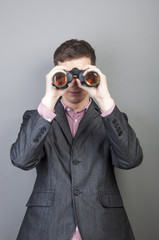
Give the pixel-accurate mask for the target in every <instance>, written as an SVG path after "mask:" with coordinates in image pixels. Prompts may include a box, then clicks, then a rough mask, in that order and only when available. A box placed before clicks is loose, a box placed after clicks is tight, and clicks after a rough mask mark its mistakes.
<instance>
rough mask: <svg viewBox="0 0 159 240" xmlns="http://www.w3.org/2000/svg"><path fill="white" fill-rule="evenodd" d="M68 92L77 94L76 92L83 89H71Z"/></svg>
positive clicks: (78, 92)
mask: <svg viewBox="0 0 159 240" xmlns="http://www.w3.org/2000/svg"><path fill="white" fill-rule="evenodd" d="M68 93H70V94H73V95H76V94H80V93H81V90H80V89H69V90H68Z"/></svg>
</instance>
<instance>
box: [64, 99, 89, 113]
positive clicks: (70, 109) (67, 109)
mask: <svg viewBox="0 0 159 240" xmlns="http://www.w3.org/2000/svg"><path fill="white" fill-rule="evenodd" d="M60 101H61V104H62V106H63V107H64V110H65V111H67V112H69V111H74V110H73V109H72V108H69V107H68V106H66V105H65V104H64V102H63V99H62V98H61V99H60ZM91 102H92V99H91V98H89V103H88V104H87V106H85V107H84V108H83V109H82V110H81V111H79V112H83V111H87V110H88V108H89V106H90V104H91Z"/></svg>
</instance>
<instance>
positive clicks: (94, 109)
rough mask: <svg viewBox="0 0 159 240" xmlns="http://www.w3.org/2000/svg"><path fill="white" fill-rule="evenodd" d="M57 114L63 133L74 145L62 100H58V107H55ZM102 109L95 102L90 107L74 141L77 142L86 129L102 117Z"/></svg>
mask: <svg viewBox="0 0 159 240" xmlns="http://www.w3.org/2000/svg"><path fill="white" fill-rule="evenodd" d="M55 113H56V120H57V122H58V123H59V125H60V127H61V129H62V131H63V132H64V134H65V136H66V138H67V139H68V141H69V143H70V145H72V143H73V138H72V134H71V130H70V127H69V124H68V121H67V117H66V114H65V110H64V108H63V106H62V104H61V102H60V99H59V100H58V102H57V104H56V106H55ZM100 114H101V113H100V109H99V107H98V106H97V104H96V103H95V102H94V101H93V99H92V103H91V105H90V106H89V108H88V110H87V112H86V113H85V115H84V117H83V118H82V120H81V122H80V124H79V127H78V130H77V132H76V135H75V138H74V140H76V139H77V138H78V137H79V136H80V135H81V133H83V131H84V130H85V129H86V127H87V126H88V125H89V124H91V122H92V121H93V120H94V119H95V118H96V117H98V116H99V115H100Z"/></svg>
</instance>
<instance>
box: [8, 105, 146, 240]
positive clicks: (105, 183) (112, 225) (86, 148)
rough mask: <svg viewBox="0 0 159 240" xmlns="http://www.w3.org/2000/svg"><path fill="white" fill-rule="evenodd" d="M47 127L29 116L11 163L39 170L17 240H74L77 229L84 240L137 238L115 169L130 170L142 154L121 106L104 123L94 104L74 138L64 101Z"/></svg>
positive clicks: (33, 115)
mask: <svg viewBox="0 0 159 240" xmlns="http://www.w3.org/2000/svg"><path fill="white" fill-rule="evenodd" d="M55 112H56V117H55V119H54V120H53V121H52V122H51V123H49V122H48V121H46V120H44V119H43V118H42V117H41V116H40V115H39V114H38V112H37V111H36V110H32V111H27V112H25V114H24V117H23V123H22V125H21V129H20V132H19V135H18V138H17V140H16V142H15V143H14V144H13V145H12V147H11V160H12V163H13V164H14V165H15V166H17V167H19V168H21V169H24V170H29V169H32V168H34V167H36V170H37V178H36V182H35V185H34V188H33V192H32V194H31V196H30V198H29V200H28V202H27V207H28V208H27V211H26V214H25V217H24V220H23V223H22V226H21V229H20V232H19V234H18V237H17V239H18V240H70V239H71V237H72V234H73V232H74V230H75V225H76V224H77V225H78V227H79V230H80V233H81V236H82V240H132V239H134V236H133V233H132V230H131V227H130V224H129V221H128V218H127V215H126V213H125V210H124V207H123V202H122V199H121V196H120V193H119V189H118V186H117V183H116V179H115V175H114V166H115V167H117V168H122V169H130V168H134V167H136V166H138V165H139V164H140V163H141V161H142V150H141V147H140V144H139V141H138V139H137V138H136V135H135V133H134V131H133V129H132V128H131V127H130V125H129V124H128V120H127V117H126V115H125V114H123V113H121V112H120V111H119V109H118V108H117V107H115V109H114V110H113V112H112V113H111V114H110V115H108V116H107V117H104V118H102V117H101V113H100V110H99V108H98V106H97V105H96V104H95V102H94V101H92V103H91V105H90V107H89V109H88V111H87V112H86V114H85V115H84V117H83V119H82V120H81V122H80V125H79V128H78V130H77V133H76V136H75V138H74V139H73V138H72V135H71V132H70V128H69V125H68V122H67V118H66V115H65V112H64V109H63V106H62V105H61V103H60V101H58V102H57V104H56V108H55Z"/></svg>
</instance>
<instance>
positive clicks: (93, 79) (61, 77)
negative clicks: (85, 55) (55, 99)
mask: <svg viewBox="0 0 159 240" xmlns="http://www.w3.org/2000/svg"><path fill="white" fill-rule="evenodd" d="M84 72H85V70H79V69H78V68H73V69H72V70H71V71H70V72H68V71H65V73H63V72H57V73H55V74H54V76H53V78H52V85H53V86H55V87H57V88H67V87H68V83H70V82H71V81H72V80H73V78H78V79H79V80H80V81H81V84H82V85H85V86H87V87H96V86H98V85H99V81H100V77H99V74H98V73H97V72H95V71H89V72H88V73H87V74H86V75H85V76H83V73H84Z"/></svg>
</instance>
